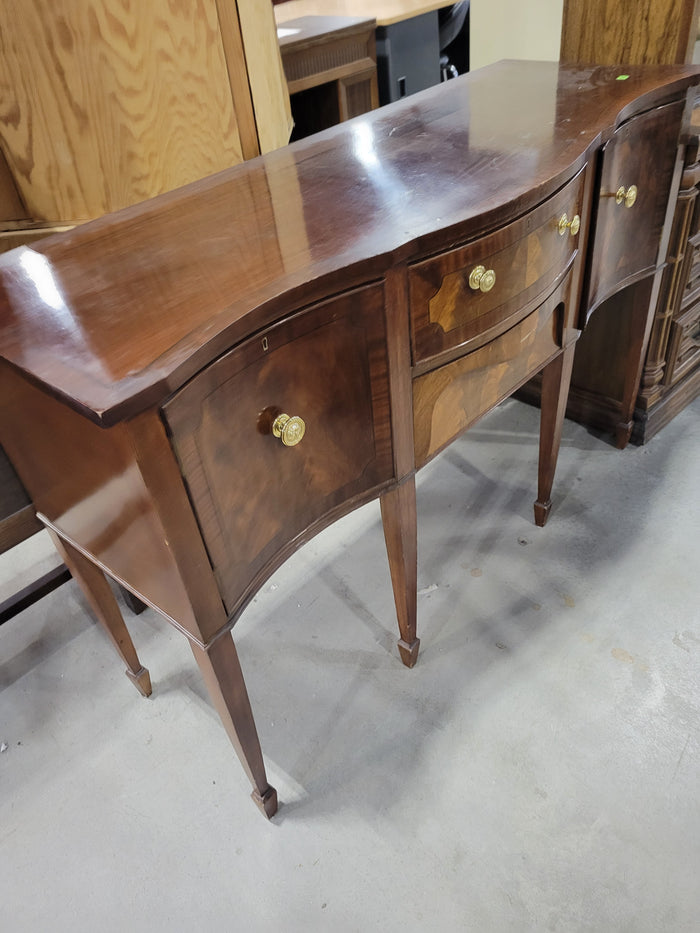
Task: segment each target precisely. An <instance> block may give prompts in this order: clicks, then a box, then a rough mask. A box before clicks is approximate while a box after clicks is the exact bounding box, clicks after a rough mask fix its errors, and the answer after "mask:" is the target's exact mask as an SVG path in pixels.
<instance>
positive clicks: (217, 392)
mask: <svg viewBox="0 0 700 933" xmlns="http://www.w3.org/2000/svg"><path fill="white" fill-rule="evenodd" d="M281 414H285V415H289V416H290V417H295V416H296V417H300V418H301V419H302V420H303V422H304V424H305V433H304V435H303V437H302V438H301V440H300V441H299V442H298V443H296V444H294V445H293V446H285V444H284V443H283V440H282V438H280V437H277V436H275V434H274V432H273V425H274V422H275V419H276V418H277V417H278V416H279V415H281ZM163 415H164V418H165V420H166V423H167V426H168V430H169V432H170V434H171V437H172V445H173V447H174V450H175V452H176V455H177V457H178V460H179V462H180V467H181V470H182V475H183V476H184V478H185V482H186V484H187V487H188V490H189V494H190V498H191V500H192V504H193V507H194V511H195V514H196V516H197V520H198V522H199V526H200V529H201V532H202V536H203V538H204V541H205V544H206V546H207V550H208V552H209V557H210V560H211V562H212V565H213V568H214V571H215V574H216V578H217V581H218V584H219V589H220V592H221V595H222V598H223V600H224V604H225V606H226V609H227V611H228V612H229V613H233V612H235V611H236V610H237V609H238V608H240V607H241V606H242V605H243V604H244V603H245V601H246V598H247V597H249V596H250V595H252V594H253V593H254V592H255V590H256V589H257V587H258V586H259V585H260V583H261V582H262V580H263V579H264V578H265V576H267V575H268V574H269V573H270V572H271V570H272V569H274V567H275V566H277V564H278V563H279V561H280V560H281V559H282V558H283V557H285V556H286V555H287V554H288V553H289V552H290V551H291V550H293V549H294V547H295V546H296V545H297V544H298V543H300V542H301V540H303V538H302V537H301V536H303V535H304V533H305V532H306V531H307V529H309V528H310V526H312V525H313V524H314V523H315V522H318V521H319V520H321V519H323V518H324V516H326V515H327V514H329V513H331V512H333V511H335V512H336V514H337V513H338V511H339V510H342V507H343V506H344V505H345V504H346V503H348V502H349V500H353V501H354V502H359V501H361V500H363V499H366V498H368V496H367V495H364V494H366V493H367V492H368V491H369V490H372V489H374V488H376V487H377V486H379V485H381V484H382V483H384V482H386V481H388V480H390V479H391V478H392V475H393V460H392V450H391V438H390V428H391V425H390V420H389V387H388V378H387V357H386V336H385V325H384V300H383V289H382V286H380V285H376V286H369V287H367V288H363V289H358V290H357V291H354V292H350V293H348V294H346V295H342V296H340V297H338V298H335V299H331V300H330V301H328V302H324V303H322V304H320V305H318V306H315V307H313V308H310V309H309V310H307V311H303V312H300V313H299V314H296V315H294V316H293V317H290V318H287V319H286V320H284V321H282V322H281V323H279V324H277V325H275V326H273V327H270V328H268V329H267V330H266V331H263V332H262V333H260V334H258V335H257V336H256V337H253V338H251V339H250V340H247V341H246V342H245V343H243V344H241V345H240V346H238V347H236V348H235V349H233V350H231V351H230V352H229V353H227V354H225V355H224V356H223V357H221V358H220V359H219V360H217V361H216V362H214V363H212V365H211V366H209V367H208V368H207V369H205V370H203V371H202V372H201V373H199V374H198V375H197V376H195V377H194V378H193V379H192V380H191V381H190V382H189V383H188V384H187V385H186V386H185V387H184V388H182V389H181V390H180V391H179V392H178V393H177V394H176V395H175V396H174V397H173V398H172V399H171V400H170V401H169V402H167V403H166V405H165V406H164V408H163ZM278 424H279V422H278ZM296 439H297V438H296V437H291V438H288V440H290V441H295V440H296Z"/></svg>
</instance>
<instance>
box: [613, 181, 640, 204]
mask: <svg viewBox="0 0 700 933" xmlns="http://www.w3.org/2000/svg"><path fill="white" fill-rule="evenodd" d="M636 200H637V186H636V185H630V186H629V188H625V187H624V186H623V185H620V187H619V188H618V189H617V191H616V192H615V204H622V202H623V201H624V202H625V207H632V205H633V204H634V202H635V201H636Z"/></svg>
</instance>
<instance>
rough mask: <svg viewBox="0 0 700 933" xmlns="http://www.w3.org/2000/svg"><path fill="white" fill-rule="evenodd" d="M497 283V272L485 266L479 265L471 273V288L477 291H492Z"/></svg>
mask: <svg viewBox="0 0 700 933" xmlns="http://www.w3.org/2000/svg"><path fill="white" fill-rule="evenodd" d="M495 284H496V273H495V272H494V271H493V269H487V268H486V267H485V266H477V267H476V269H472V271H471V272H470V273H469V288H471V289H473V290H474V291H475V292H477V291H482V292H490V291H491V289H492V288H493V286H494V285H495Z"/></svg>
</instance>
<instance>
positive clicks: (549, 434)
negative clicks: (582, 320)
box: [535, 341, 576, 527]
mask: <svg viewBox="0 0 700 933" xmlns="http://www.w3.org/2000/svg"><path fill="white" fill-rule="evenodd" d="M575 347H576V342H575V341H574V342H573V343H570V344H569V346H568V347H566V349H565V350H564V351H563V352H562V353H560V354H559V356H557V357H556V358H555V359H553V360H552V362H551V363H548V364H547V365H546V366H545V368H544V369H543V370H542V395H541V402H540V408H541V414H540V460H539V469H538V475H537V501H536V502H535V524H536V525H539V526H540V527H542V526H544V525H545V523H546V521H547V517H548V516H549V511H550V509H551V508H552V499H551V493H552V484H553V483H554V472H555V470H556V468H557V457H558V456H559V445H560V443H561V432H562V427H563V425H564V413H565V412H566V402H567V399H568V397H569V384H570V382H571V368H572V366H573V363H574V349H575Z"/></svg>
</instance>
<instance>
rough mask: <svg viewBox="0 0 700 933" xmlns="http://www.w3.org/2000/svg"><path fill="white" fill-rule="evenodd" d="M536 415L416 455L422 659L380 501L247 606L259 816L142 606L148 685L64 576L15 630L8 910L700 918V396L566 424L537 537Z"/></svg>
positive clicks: (94, 926) (392, 924)
mask: <svg viewBox="0 0 700 933" xmlns="http://www.w3.org/2000/svg"><path fill="white" fill-rule="evenodd" d="M537 427H538V414H537V412H536V411H535V410H533V409H531V408H529V407H527V406H525V405H523V404H521V403H518V402H515V401H510V402H507V403H506V404H505V405H503V406H502V407H501V408H500V409H498V410H497V411H496V412H494V413H493V414H492V415H491V416H489V418H488V419H486V420H485V421H484V422H482V423H481V424H480V425H478V426H477V427H476V428H475V429H474V430H472V431H471V432H470V433H469V434H468V435H467V437H466V438H463V439H462V440H461V441H459V442H457V443H456V444H455V445H453V446H452V447H451V448H450V449H449V450H448V451H447V452H446V453H445V454H443V455H442V456H441V457H439V458H438V459H437V460H436V461H434V462H433V463H432V464H431V465H429V466H428V467H427V468H426V469H425V470H424V471H423V472H422V473H421V474H420V479H419V540H420V552H419V587H420V590H421V592H420V596H419V623H420V635H421V638H422V646H421V654H420V658H419V662H418V666H417V667H416V668H415V669H414V670H413V671H408V670H406V669H405V668H403V667H402V665H401V664H400V662H399V660H398V655H397V651H396V647H395V640H396V632H395V625H394V612H393V603H392V598H391V589H390V584H389V577H388V568H387V563H386V557H385V553H384V547H383V538H382V533H381V526H380V523H379V509H378V506H377V504H376V503H373V504H371V505H370V506H367V507H365V508H363V509H361V510H359V511H358V512H356V513H354V514H353V515H350V516H348V517H347V518H346V519H344V520H342V521H341V522H339V523H338V524H336V525H335V526H334V527H333V528H331V529H329V530H327V531H326V532H324V533H323V534H321V535H320V536H318V537H317V538H316V539H315V540H314V541H313V542H311V543H310V544H309V545H307V546H306V547H305V548H304V549H302V551H300V552H299V553H298V554H297V555H295V556H294V558H293V559H291V560H290V561H289V562H288V563H287V564H286V565H285V566H284V567H283V568H282V570H281V571H280V572H279V573H277V574H276V575H275V577H274V578H273V579H271V580H270V581H269V582H268V583H267V584H266V585H265V587H264V589H263V591H262V592H261V593H260V594H259V596H258V597H257V598H256V600H255V602H254V603H253V604H252V605H251V606H250V607H249V609H248V611H247V612H246V614H245V615H244V617H243V618H242V619H241V621H240V622H239V624H238V626H237V627H236V635H237V642H238V645H239V649H240V653H241V658H242V663H243V666H244V671H245V672H246V675H247V681H248V686H249V690H250V693H251V698H252V701H253V705H254V709H255V711H256V716H257V722H258V729H259V732H260V736H261V740H262V744H263V749H264V751H265V754H266V761H267V764H268V774H269V777H270V780H271V781H272V783H273V784H275V785H276V787H277V788H278V791H279V795H280V800H281V801H282V807H281V809H280V811H279V814H278V815H277V817H275V819H274V821H273V822H271V823H268V822H266V821H265V820H264V819H263V818H262V816H261V815H260V814H259V812H258V810H257V809H256V808H255V806H254V805H253V803H252V802H251V801H250V799H249V797H248V793H249V788H248V785H247V781H246V779H245V777H244V776H243V772H242V771H241V769H240V767H239V765H238V762H237V760H236V759H235V756H234V754H233V752H232V750H231V748H230V746H229V744H228V740H227V739H226V736H225V734H224V732H223V730H222V728H221V727H220V726H219V724H218V720H217V718H216V716H215V714H214V712H213V711H212V709H211V707H210V705H209V703H208V701H207V699H206V697H205V695H204V691H203V688H202V685H201V683H200V680H199V675H198V672H197V670H196V667H195V664H194V660H193V659H192V657H191V654H190V652H189V649H188V647H187V644H186V643H185V641H184V639H183V638H182V636H180V635H179V634H177V633H176V632H175V631H173V630H172V629H170V628H169V626H168V625H167V623H165V622H164V621H162V620H161V619H160V618H158V617H157V616H156V614H155V613H154V612H152V611H150V610H149V611H147V612H146V613H145V614H144V615H142V616H140V617H138V618H136V617H133V616H130V615H129V614H128V613H127V616H126V617H127V621H128V623H129V625H130V628H131V631H132V632H133V636H134V641H135V643H136V646H137V649H138V651H139V653H140V656H141V658H142V660H143V662H144V663H145V664H146V665H147V666H148V667H149V668H150V670H151V675H152V678H153V683H154V694H153V696H152V697H151V699H149V700H144V699H142V698H140V697H139V696H138V694H137V693H136V691H135V689H134V687H133V686H132V685H131V684H130V683H129V682H128V680H127V679H126V677H124V676H123V674H122V670H121V664H120V662H118V661H117V660H116V659H115V658H114V657H113V655H112V653H111V648H110V646H109V644H108V643H107V641H106V639H105V638H104V637H103V635H102V633H101V631H100V630H99V629H98V627H97V626H96V625H95V624H94V623H93V622H92V621H91V618H90V616H89V614H88V612H87V610H86V608H85V604H84V602H83V600H82V597H81V595H80V593H79V592H78V591H77V588H76V586H75V584H73V583H72V582H71V583H69V584H68V585H66V586H64V587H62V588H61V589H60V590H59V591H57V592H56V593H54V594H52V595H51V596H49V597H47V598H46V599H45V600H43V601H42V602H41V603H40V604H38V605H37V606H35V607H33V608H32V609H29V610H27V611H26V612H24V613H23V614H22V615H21V616H18V617H17V618H15V619H14V620H12V621H11V622H8V623H7V624H6V625H4V626H3V627H2V629H0V659H1V660H0V689H1V691H2V692H1V694H0V710H1V714H0V741H2V742H4V743H5V744H6V745H7V748H6V750H5V751H3V752H2V753H1V754H0V788H1V797H0V924H1V925H2V929H4V930H8V931H12V933H15V931H44V930H51V931H64V930H65V931H69V930H70V931H76V930H77V931H83V930H86V931H87V930H90V931H94V930H99V931H101V933H107V931H112V930H114V931H122V930H126V929H128V930H130V931H141V930H144V931H145V930H151V931H152V930H158V931H159V930H166V929H167V930H169V931H180V930H182V931H185V930H187V931H191V930H203V931H219V930H221V931H239V930H240V931H259V930H260V931H268V930H269V931H297V930H298V931H302V930H303V931H308V930H312V931H313V930H328V929H331V930H335V931H338V933H343V931H362V933H365V931H370V930H377V931H382V933H391V931H403V933H405V931H412V930H429V931H478V933H490V931H498V933H501V931H521V930H522V931H530V930H532V931H550V930H554V931H566V933H571V931H595V933H601V931H605V933H607V931H629V933H645V931H649V933H652V931H653V933H659V931H673V933H678V931H697V930H698V929H700V886H699V885H698V871H699V870H700V797H699V795H698V790H699V789H700V780H699V776H700V749H699V744H700V676H699V674H700V514H699V513H700V509H699V508H698V503H699V500H700V486H699V485H698V477H699V475H700V471H699V470H698V461H699V454H700V400H698V402H696V403H695V404H694V405H693V406H691V407H690V408H689V409H687V410H686V411H685V412H684V413H682V414H681V415H680V416H679V417H678V418H677V419H676V420H675V421H674V422H673V423H672V424H670V425H669V426H668V427H667V428H665V429H664V430H663V432H662V433H661V434H659V435H657V437H656V438H654V439H653V440H652V441H651V443H650V444H648V445H647V446H645V447H642V448H636V447H630V448H628V449H627V450H626V451H623V452H620V451H618V450H616V449H614V448H613V447H612V446H610V444H609V442H608V441H607V440H606V439H605V438H601V437H599V436H596V435H594V434H592V433H590V432H589V431H587V430H585V429H584V428H582V427H580V426H578V425H575V424H573V423H571V422H567V423H566V425H565V434H564V440H563V444H562V452H561V457H560V462H559V469H558V476H557V481H556V484H555V506H554V509H553V511H552V515H551V517H550V521H549V524H548V526H547V528H545V529H538V528H536V527H535V526H534V525H533V523H532V518H531V504H532V500H533V498H534V489H535V476H536V457H537V450H536V443H537ZM46 551H47V548H46V542H44V541H41V540H40V541H39V542H37V540H36V539H35V540H34V541H32V542H30V543H29V544H28V545H25V546H23V547H22V548H19V549H16V550H15V551H13V552H12V553H11V554H10V555H5V557H4V558H3V559H2V564H1V565H0V571H1V572H2V578H1V579H0V584H1V587H2V588H1V589H0V598H1V597H2V596H4V595H7V593H8V592H9V591H11V589H12V588H13V587H16V586H18V585H19V584H20V583H21V582H22V580H21V575H22V573H24V572H26V573H27V574H31V573H32V572H35V569H36V568H34V567H32V566H31V565H32V563H34V562H35V561H36V560H39V559H40V558H41V556H42V554H44V555H45V554H46ZM51 559H52V558H51V556H50V555H49V557H48V560H51Z"/></svg>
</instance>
